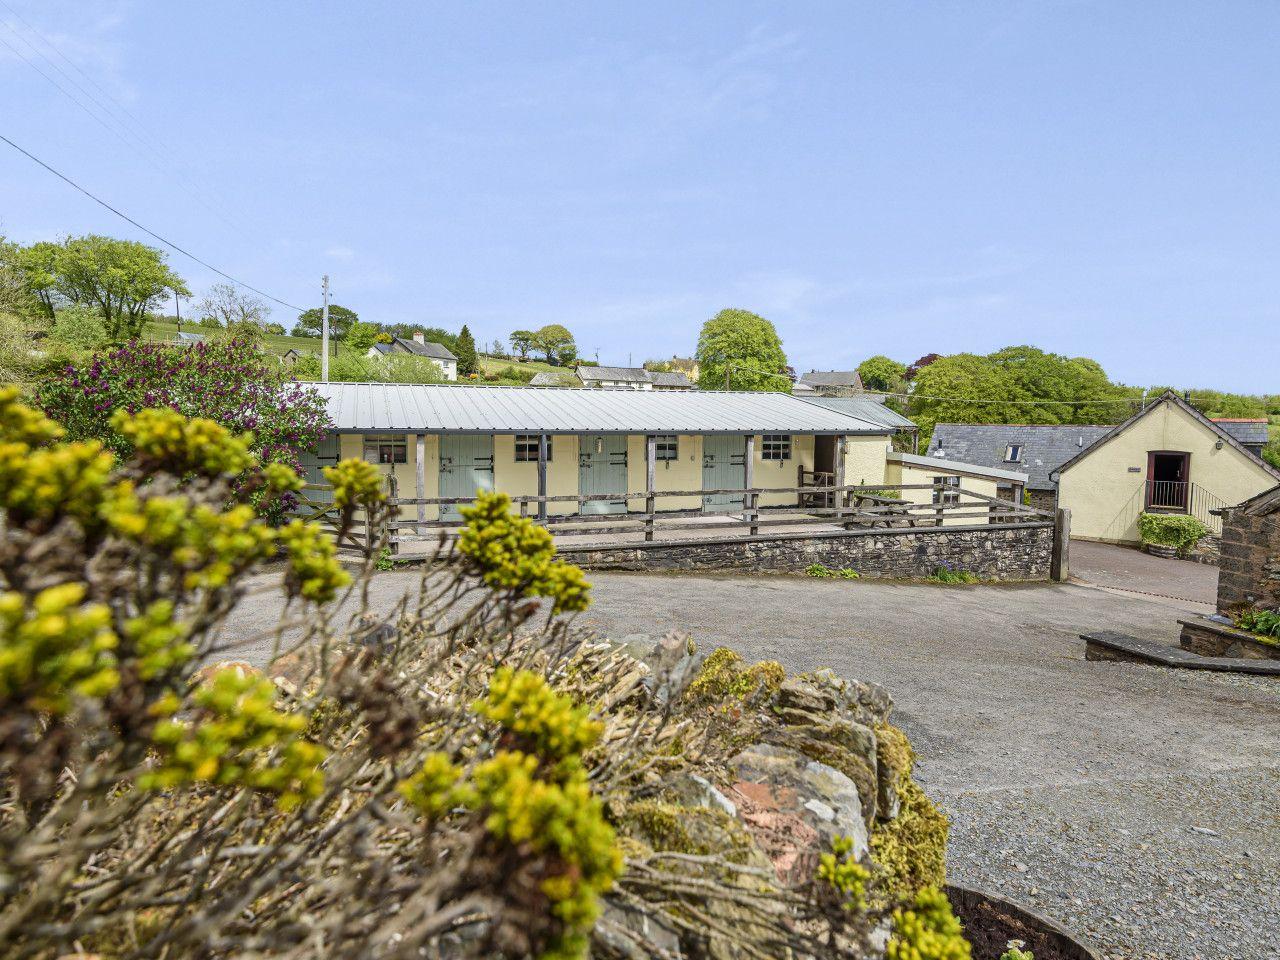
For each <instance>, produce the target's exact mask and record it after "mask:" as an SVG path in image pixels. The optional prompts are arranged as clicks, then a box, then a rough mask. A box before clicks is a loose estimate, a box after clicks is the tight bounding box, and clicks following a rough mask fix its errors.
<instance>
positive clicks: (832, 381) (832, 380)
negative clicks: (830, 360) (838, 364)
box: [800, 370, 862, 390]
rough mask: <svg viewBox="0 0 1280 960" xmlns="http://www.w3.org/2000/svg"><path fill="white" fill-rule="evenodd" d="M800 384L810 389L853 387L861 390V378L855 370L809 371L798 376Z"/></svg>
mask: <svg viewBox="0 0 1280 960" xmlns="http://www.w3.org/2000/svg"><path fill="white" fill-rule="evenodd" d="M800 382H801V383H807V384H809V386H811V387H853V388H854V389H855V390H861V389H862V377H860V376H858V371H857V370H810V371H809V372H808V373H805V374H802V375H801V376H800Z"/></svg>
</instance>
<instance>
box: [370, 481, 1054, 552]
mask: <svg viewBox="0 0 1280 960" xmlns="http://www.w3.org/2000/svg"><path fill="white" fill-rule="evenodd" d="M388 479H389V481H391V489H390V500H389V504H390V505H391V506H392V507H395V508H396V509H395V510H393V512H392V520H391V521H390V528H391V529H390V544H391V549H392V551H393V552H398V550H399V548H400V546H401V545H403V544H408V543H411V542H414V541H433V542H434V541H438V540H439V539H440V538H441V537H442V536H443V537H445V538H450V537H453V536H456V535H457V532H458V531H459V530H460V529H461V527H462V526H463V521H461V520H439V519H437V520H428V519H426V514H427V512H428V508H431V507H435V508H437V509H439V508H442V507H446V506H463V505H466V504H469V503H472V502H474V501H475V498H474V497H399V496H397V491H396V489H395V483H394V478H388ZM819 489H820V490H821V493H822V494H824V495H826V497H825V500H824V503H823V505H818V506H814V505H811V503H808V502H806V503H805V505H803V506H801V505H798V504H784V505H762V504H761V498H762V497H766V496H775V495H778V494H783V495H794V496H795V497H796V498H797V499H799V498H801V497H808V496H812V495H813V494H814V493H815V490H814V488H813V487H781V488H779V487H770V488H763V487H749V488H743V489H738V488H729V489H722V490H663V491H656V490H642V491H633V492H628V493H625V494H624V493H609V494H577V495H575V494H566V495H560V496H536V495H529V496H512V497H511V503H512V506H513V508H514V510H515V511H517V512H518V513H519V514H520V516H522V517H527V518H529V519H531V520H533V521H534V522H535V523H538V524H539V525H541V526H545V527H546V528H547V529H549V530H550V531H551V532H552V533H553V534H554V535H555V536H556V537H560V538H563V537H592V538H594V537H606V538H608V545H617V546H625V545H627V544H629V543H643V542H654V541H655V540H658V539H661V540H662V541H663V542H664V543H666V544H676V543H680V542H682V541H687V542H689V543H695V542H697V539H698V535H701V536H704V537H705V536H707V535H721V536H734V535H741V536H751V537H756V536H762V535H767V534H775V533H776V534H781V533H788V534H795V533H801V534H803V533H806V532H808V533H812V534H814V535H817V534H819V533H823V532H827V533H829V532H831V531H833V530H839V529H866V528H872V529H874V528H883V529H904V528H922V529H923V528H935V527H940V526H944V525H946V526H954V525H971V526H973V525H976V526H985V525H996V524H1011V523H1051V522H1052V521H1053V517H1052V516H1051V515H1049V514H1047V513H1043V512H1041V511H1039V510H1035V509H1033V508H1031V507H1027V506H1024V505H1022V504H1020V503H1014V502H1012V501H1009V500H1001V499H999V498H997V497H992V496H988V495H987V494H982V493H977V492H976V491H972V490H966V489H964V488H963V487H945V488H940V487H936V486H934V485H932V484H899V485H885V484H881V485H879V486H839V487H837V486H824V487H822V488H819ZM908 491H928V492H929V493H930V497H931V499H933V498H935V496H936V498H938V499H940V500H941V501H942V502H937V503H934V502H928V503H913V502H911V501H909V500H907V499H905V498H904V497H903V496H902V495H903V494H906V493H907V492H908ZM713 496H714V497H732V498H734V499H737V498H739V497H740V498H741V500H742V505H741V507H738V506H737V505H734V506H732V507H730V508H729V509H728V510H726V509H725V508H724V507H723V505H721V507H720V508H719V509H708V508H707V506H706V505H705V502H704V505H703V506H701V507H699V508H697V509H692V510H689V509H671V510H664V509H662V503H663V502H665V501H670V500H675V499H680V498H690V497H697V498H704V497H713ZM595 501H601V502H611V503H624V504H627V505H628V506H629V505H630V504H632V503H637V502H640V503H643V504H644V507H643V509H640V510H630V509H628V510H627V511H626V512H618V513H599V514H585V513H581V512H577V510H578V509H580V507H581V505H582V504H584V503H590V502H595ZM557 504H559V505H564V504H573V505H575V510H574V512H569V513H564V514H559V515H554V514H552V513H551V508H552V507H553V505H557ZM404 508H417V513H418V517H417V518H410V519H403V518H402V517H401V516H400V514H401V513H403V511H404Z"/></svg>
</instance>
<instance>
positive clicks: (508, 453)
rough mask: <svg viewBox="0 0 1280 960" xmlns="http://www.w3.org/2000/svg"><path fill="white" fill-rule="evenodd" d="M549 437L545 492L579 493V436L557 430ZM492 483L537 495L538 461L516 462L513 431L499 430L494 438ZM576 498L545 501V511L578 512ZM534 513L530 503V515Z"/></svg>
mask: <svg viewBox="0 0 1280 960" xmlns="http://www.w3.org/2000/svg"><path fill="white" fill-rule="evenodd" d="M550 439H551V461H550V462H549V463H548V464H547V496H549V497H563V496H569V497H572V496H577V494H578V438H577V437H576V436H574V435H572V434H557V435H556V436H553V437H551V438H550ZM493 487H494V489H495V490H501V491H502V492H503V493H505V494H508V495H509V496H513V497H525V496H529V497H535V496H537V495H538V464H537V462H536V461H533V462H521V463H516V438H515V435H514V434H510V433H500V434H498V435H497V436H495V437H494V438H493ZM577 511H578V502H577V501H576V500H562V501H558V502H555V503H549V504H547V513H549V514H551V515H552V516H563V515H564V514H568V513H577ZM536 513H537V509H536V507H535V506H533V505H530V507H529V515H530V516H533V515H535V514H536Z"/></svg>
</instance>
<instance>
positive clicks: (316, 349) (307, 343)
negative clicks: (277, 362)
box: [142, 320, 351, 356]
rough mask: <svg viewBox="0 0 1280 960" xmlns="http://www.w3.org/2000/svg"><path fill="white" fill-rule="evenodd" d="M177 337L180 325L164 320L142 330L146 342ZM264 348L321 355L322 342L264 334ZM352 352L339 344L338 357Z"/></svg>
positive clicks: (192, 327) (188, 326) (194, 327)
mask: <svg viewBox="0 0 1280 960" xmlns="http://www.w3.org/2000/svg"><path fill="white" fill-rule="evenodd" d="M182 329H183V332H185V333H196V334H199V335H201V336H210V335H213V334H216V333H217V332H218V331H217V330H210V329H206V328H204V327H201V326H200V325H199V324H197V323H184V324H183V325H182ZM177 335H178V325H177V324H176V323H168V322H166V321H162V320H152V321H149V322H148V323H147V324H146V326H144V327H143V329H142V339H144V340H161V341H166V342H169V343H172V342H173V341H174V340H175V339H176V338H177ZM262 346H263V348H264V349H266V350H267V351H269V352H271V353H274V354H276V356H284V355H285V354H286V353H288V352H289V351H290V350H297V351H298V352H299V353H311V354H319V353H320V340H319V338H318V337H291V336H289V335H288V334H285V335H283V336H282V335H280V334H278V333H264V334H263V335H262ZM350 352H351V350H350V348H349V347H347V345H346V344H344V343H338V349H337V354H338V355H342V354H348V353H350Z"/></svg>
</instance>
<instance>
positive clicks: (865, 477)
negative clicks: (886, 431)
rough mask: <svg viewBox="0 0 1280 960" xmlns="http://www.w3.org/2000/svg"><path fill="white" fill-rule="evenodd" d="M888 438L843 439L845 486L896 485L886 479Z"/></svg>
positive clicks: (861, 436)
mask: <svg viewBox="0 0 1280 960" xmlns="http://www.w3.org/2000/svg"><path fill="white" fill-rule="evenodd" d="M889 447H890V442H889V437H888V436H880V437H877V436H864V435H861V434H859V435H857V436H851V437H845V446H844V482H845V485H846V486H855V485H856V486H862V485H864V484H865V485H870V486H875V485H876V484H881V483H897V482H899V481H896V480H894V481H890V480H889V479H888V470H889V462H888V460H889V458H888V456H887V455H888V453H889Z"/></svg>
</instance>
